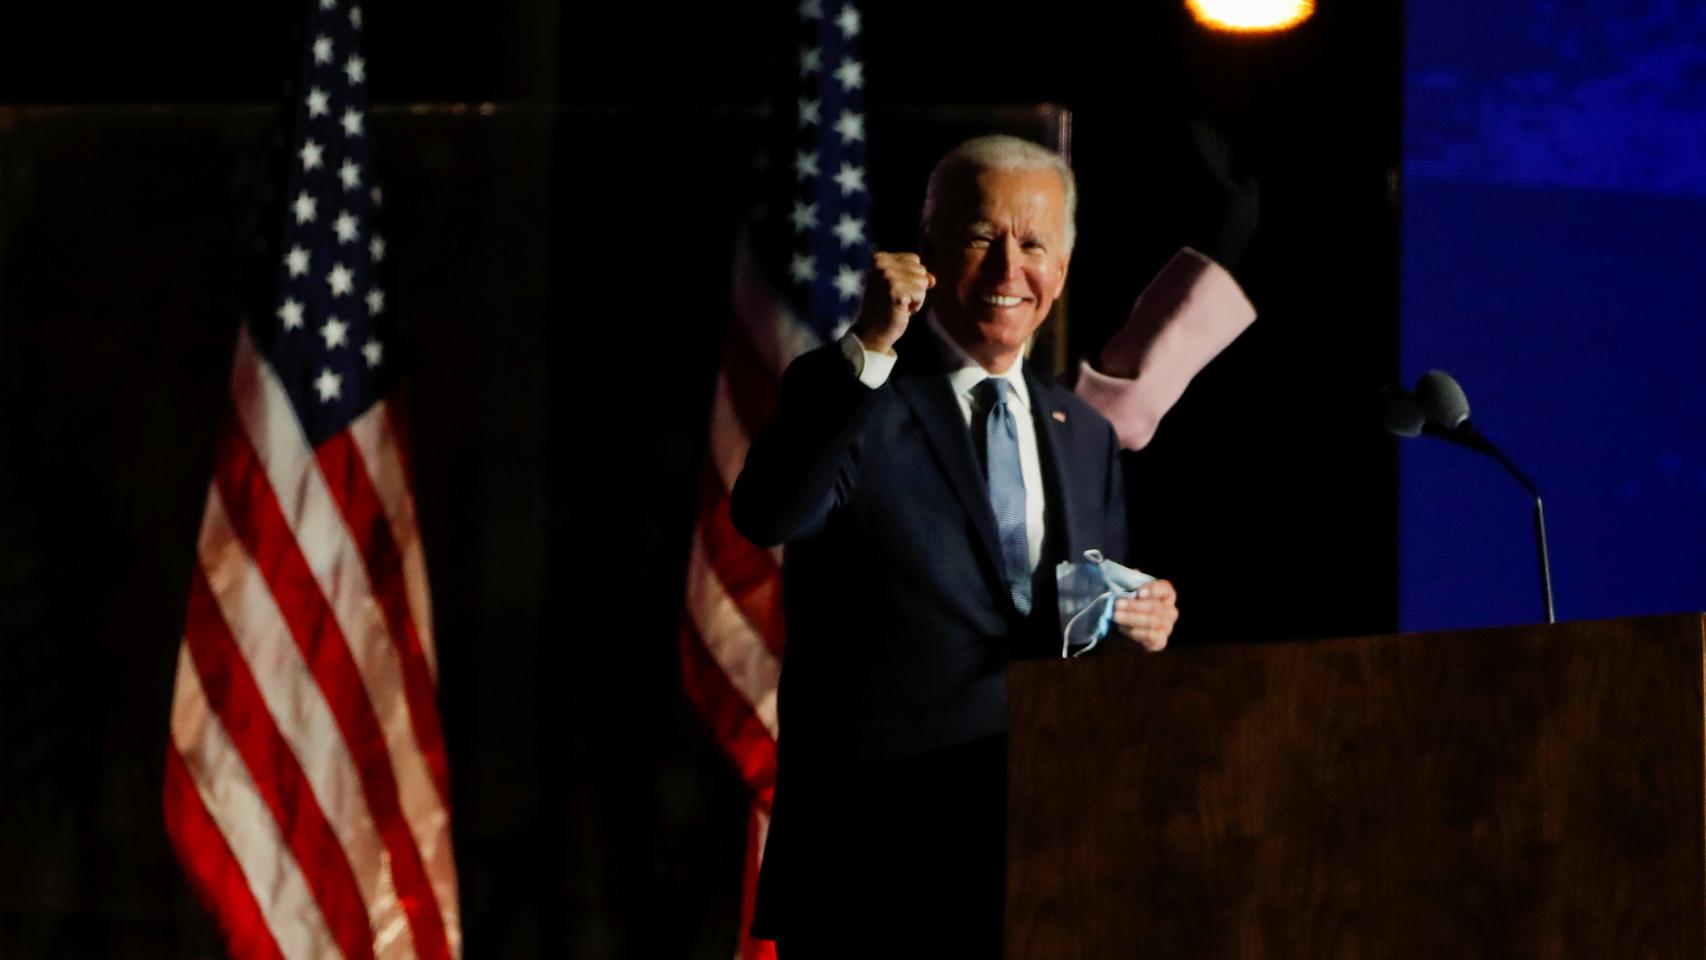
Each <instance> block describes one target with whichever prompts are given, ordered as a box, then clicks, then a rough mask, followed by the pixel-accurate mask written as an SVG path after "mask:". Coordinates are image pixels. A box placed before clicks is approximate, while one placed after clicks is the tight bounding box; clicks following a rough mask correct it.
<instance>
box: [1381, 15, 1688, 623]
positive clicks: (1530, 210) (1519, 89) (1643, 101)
mask: <svg viewBox="0 0 1706 960" xmlns="http://www.w3.org/2000/svg"><path fill="white" fill-rule="evenodd" d="M1405 46H1406V51H1405V52H1406V63H1405V119H1404V179H1403V183H1404V207H1403V280H1402V283H1403V295H1402V320H1403V336H1402V350H1401V364H1402V371H1403V374H1404V376H1405V377H1406V383H1407V384H1411V383H1414V380H1415V378H1416V377H1417V376H1419V375H1420V374H1421V373H1422V372H1423V371H1425V370H1428V369H1431V368H1436V367H1437V368H1441V369H1445V370H1448V371H1450V372H1451V373H1453V374H1454V375H1455V376H1456V377H1457V378H1458V380H1459V381H1460V382H1461V383H1462V384H1463V386H1464V389H1465V391H1466V392H1467V393H1468V395H1469V400H1470V403H1471V405H1472V407H1473V416H1474V420H1475V422H1476V423H1477V424H1479V425H1480V427H1481V429H1482V430H1483V432H1485V433H1486V434H1487V435H1488V436H1489V437H1490V438H1492V439H1493V440H1494V441H1495V442H1497V443H1499V444H1500V445H1501V446H1502V447H1503V448H1504V449H1505V450H1506V452H1507V453H1509V454H1510V456H1511V457H1512V459H1514V460H1515V461H1516V462H1517V463H1518V464H1519V465H1520V466H1521V467H1522V468H1523V469H1524V470H1525V472H1527V473H1528V474H1529V475H1530V476H1531V477H1533V478H1534V479H1535V481H1536V482H1537V483H1538V484H1539V485H1540V487H1541V490H1542V492H1543V493H1544V494H1545V495H1546V508H1547V519H1548V521H1549V530H1550V534H1551V545H1552V563H1553V582H1554V585H1555V587H1556V592H1557V609H1558V617H1559V619H1589V618H1596V617H1611V616H1623V615H1628V614H1638V613H1658V612H1664V611H1676V610H1699V609H1706V307H1703V303H1706V298H1703V289H1702V288H1703V284H1706V4H1701V3H1699V2H1698V0H1621V2H1619V3H1615V4H1608V3H1603V2H1599V3H1594V2H1587V0H1490V2H1487V3H1484V4H1461V3H1447V2H1443V0H1412V2H1410V3H1409V5H1408V11H1407V14H1406V40H1405ZM1400 463H1401V487H1400V510H1399V544H1400V557H1399V570H1400V593H1399V617H1400V622H1401V625H1402V627H1403V628H1404V629H1406V630H1426V629H1435V628H1444V627H1461V626H1485V625H1494V624H1509V623H1522V622H1534V621H1537V620H1539V619H1541V606H1540V600H1539V580H1538V573H1537V570H1536V565H1535V560H1534V541H1533V533H1532V528H1531V521H1530V517H1529V507H1528V505H1527V499H1526V497H1525V495H1524V494H1523V493H1522V491H1521V489H1520V488H1519V487H1517V485H1516V484H1515V483H1514V482H1512V481H1510V480H1509V479H1507V478H1506V476H1505V475H1504V474H1503V473H1502V471H1501V470H1500V468H1499V467H1498V465H1497V464H1495V463H1494V462H1493V461H1491V460H1489V459H1487V458H1484V457H1479V456H1476V455H1474V454H1471V453H1469V452H1467V451H1463V450H1459V449H1456V448H1453V447H1449V446H1447V445H1445V444H1443V443H1440V442H1438V441H1434V440H1427V439H1420V440H1412V441H1407V442H1406V443H1405V444H1404V445H1403V447H1402V448H1401V451H1400Z"/></svg>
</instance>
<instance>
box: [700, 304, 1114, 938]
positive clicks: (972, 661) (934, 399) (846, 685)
mask: <svg viewBox="0 0 1706 960" xmlns="http://www.w3.org/2000/svg"><path fill="white" fill-rule="evenodd" d="M896 349H897V352H898V353H899V354H900V359H899V361H898V362H897V364H896V367H895V370H894V372H893V374H892V375H891V376H890V377H889V379H888V381H887V382H885V383H884V384H883V385H882V386H880V387H878V388H876V389H871V388H869V387H866V386H865V385H864V384H862V383H860V382H859V380H858V378H857V377H855V376H854V375H853V372H852V370H851V366H850V364H849V363H848V362H847V359H846V357H845V356H843V355H842V354H841V352H840V350H839V349H838V348H837V347H836V346H834V345H830V346H826V347H823V348H821V349H818V350H814V351H812V352H810V353H807V354H805V355H803V356H801V357H800V358H798V359H797V360H796V361H794V363H793V364H791V365H790V366H789V368H788V370H787V372H786V374H785V375H784V376H783V380H782V391H781V399H780V403H779V406H778V410H777V415H776V418H775V420H774V421H773V422H772V424H771V425H770V426H769V427H768V428H767V429H766V430H764V431H763V433H762V434H761V435H760V436H759V437H758V438H757V440H756V441H755V442H754V443H753V445H752V448H751V450H750V452H749V453H748V455H747V460H746V464H745V467H744V468H743V470H742V471H741V475H740V477H739V479H738V481H737V482H736V484H735V488H734V491H733V496H732V503H731V509H732V513H733V519H734V523H735V526H736V527H737V528H738V529H739V530H740V532H741V533H742V534H744V535H745V536H746V537H748V538H749V539H751V540H752V541H753V542H755V543H757V544H759V545H761V546H771V545H775V544H779V543H781V544H786V546H787V549H786V555H785V561H784V569H783V584H784V587H783V591H784V604H785V612H786V629H787V649H786V654H785V657H784V660H783V668H782V679H781V688H780V693H779V701H778V716H779V722H780V726H781V740H780V744H779V751H780V756H779V765H778V783H777V793H776V801H775V815H774V819H773V820H772V824H771V833H770V839H769V842H768V845H767V850H766V857H765V861H766V862H765V875H764V880H763V884H764V891H766V892H761V904H760V913H761V914H763V913H764V912H765V911H766V909H767V907H766V905H765V904H764V903H763V900H764V899H765V898H767V897H773V896H774V895H773V894H771V893H769V892H768V891H770V890H773V889H775V888H776V886H777V885H778V884H783V885H794V884H795V883H796V882H797V881H801V880H805V879H806V878H802V877H798V876H793V877H787V878H786V879H784V878H781V877H777V876H775V875H774V874H775V872H776V871H778V870H782V869H786V870H787V872H790V873H794V872H800V871H803V870H805V869H806V868H804V867H791V866H790V867H788V868H783V866H782V865H783V864H784V863H786V864H796V863H800V864H803V863H809V862H811V861H812V860H813V859H814V858H812V857H810V856H796V855H795V852H794V851H791V850H790V847H791V846H793V845H794V844H797V843H807V842H809V841H807V840H803V839H800V838H803V837H808V836H810V835H811V834H812V832H813V831H814V830H817V829H834V828H833V826H832V825H829V824H814V823H813V818H814V816H816V813H817V811H816V810H815V809H814V807H815V806H816V804H815V803H814V800H813V799H812V797H813V794H814V791H813V790H812V788H811V787H810V786H809V784H810V783H812V782H816V781H821V780H822V778H823V776H825V775H828V774H830V773H832V772H833V771H834V770H836V769H837V768H839V767H845V766H849V765H852V766H865V765H873V764H877V765H880V764H883V763H890V762H897V761H903V760H906V759H907V758H914V757H917V756H919V755H921V754H926V753H928V752H930V751H937V750H943V749H946V748H951V747H954V746H957V745H961V744H966V743H971V742H973V741H977V740H980V739H982V738H987V737H990V736H994V735H998V734H1001V733H1004V732H1005V731H1006V728H1007V675H1006V670H1007V664H1008V662H1009V661H1010V660H1012V659H1014V658H1016V657H1024V656H1046V655H1049V654H1050V652H1051V651H1053V652H1054V653H1055V654H1056V655H1058V651H1059V645H1060V632H1059V627H1058V618H1057V613H1056V609H1055V608H1056V599H1055V590H1054V564H1055V563H1056V562H1058V561H1060V560H1062V559H1065V558H1067V557H1080V556H1082V554H1083V551H1085V550H1087V549H1091V548H1096V549H1099V550H1101V551H1103V552H1104V553H1105V554H1107V555H1108V556H1109V557H1113V558H1116V559H1118V558H1122V557H1124V556H1125V555H1126V551H1125V538H1126V533H1125V530H1126V527H1125V494H1124V489H1123V485H1122V481H1121V476H1120V465H1119V446H1118V441H1117V439H1116V437H1115V434H1114V430H1113V428H1112V427H1111V426H1110V425H1109V424H1108V422H1107V421H1106V420H1104V419H1103V418H1102V416H1101V415H1100V414H1099V413H1097V412H1096V411H1095V410H1094V409H1092V408H1091V407H1090V406H1089V405H1087V404H1086V403H1084V402H1083V401H1082V400H1079V399H1078V398H1077V397H1076V396H1074V395H1073V394H1072V393H1071V392H1070V391H1068V390H1066V389H1065V388H1063V387H1061V386H1059V385H1058V384H1056V383H1054V382H1053V381H1052V380H1050V379H1048V378H1046V377H1042V376H1038V375H1036V373H1035V372H1034V371H1032V370H1030V369H1029V368H1027V369H1026V371H1025V378H1026V384H1027V387H1028V389H1029V391H1030V396H1031V407H1032V416H1033V418H1034V422H1035V429H1036V435H1037V446H1038V453H1039V455H1040V459H1041V461H1042V468H1043V476H1044V482H1045V486H1046V488H1047V489H1046V490H1045V493H1044V495H1045V498H1046V499H1045V502H1046V515H1047V530H1048V533H1047V536H1046V537H1045V541H1044V550H1043V559H1042V562H1041V563H1040V564H1039V566H1038V570H1037V576H1036V579H1035V583H1036V589H1034V590H1033V596H1034V597H1035V603H1034V609H1033V612H1032V614H1031V615H1030V616H1028V617H1027V616H1022V615H1021V614H1020V613H1019V612H1018V611H1017V609H1016V608H1015V607H1014V606H1013V602H1012V599H1011V596H1010V594H1009V591H1008V589H1007V586H1006V584H1005V582H1004V581H1003V579H1002V577H1001V575H1000V572H999V566H998V562H997V558H998V557H999V555H1000V552H999V541H998V538H997V533H996V522H995V516H994V512H993V510H992V508H991V506H990V502H989V495H988V487H987V485H986V483H985V481H984V477H983V470H982V467H981V464H980V461H979V458H978V454H977V452H976V450H975V449H974V447H973V442H972V436H971V431H970V430H968V428H967V426H966V423H965V421H964V419H963V416H962V414H961V412H960V408H959V405H958V402H957V400H956V399H955V397H954V395H953V390H952V387H951V386H950V384H949V381H948V377H947V375H946V370H947V367H946V365H945V364H946V360H945V359H944V356H943V354H944V351H943V349H942V347H941V344H940V343H939V342H938V341H937V340H936V338H935V336H934V335H933V334H932V333H931V332H930V330H929V329H928V327H927V326H926V324H924V323H922V322H914V323H913V324H912V329H911V330H910V331H909V332H908V334H907V335H906V336H905V337H904V338H903V339H902V341H901V342H900V343H899V344H898V345H897V347H896ZM808 882H809V881H808ZM770 909H774V905H771V907H770Z"/></svg>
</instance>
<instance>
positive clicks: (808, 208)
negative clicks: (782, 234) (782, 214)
mask: <svg viewBox="0 0 1706 960" xmlns="http://www.w3.org/2000/svg"><path fill="white" fill-rule="evenodd" d="M788 219H789V220H792V221H793V223H794V230H795V232H797V233H805V232H806V231H808V230H810V229H811V228H813V227H815V226H817V204H815V203H806V202H805V201H803V200H796V201H795V202H794V212H793V213H792V214H789V216H788Z"/></svg>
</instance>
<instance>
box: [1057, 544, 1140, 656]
mask: <svg viewBox="0 0 1706 960" xmlns="http://www.w3.org/2000/svg"><path fill="white" fill-rule="evenodd" d="M1154 579H1155V578H1154V577H1152V576H1150V575H1149V574H1147V573H1143V572H1142V571H1139V570H1133V569H1132V568H1130V567H1128V566H1125V565H1123V564H1119V563H1115V562H1114V561H1112V560H1108V559H1106V558H1104V557H1103V556H1102V551H1100V550H1086V551H1084V559H1082V560H1079V561H1076V562H1070V561H1069V562H1067V563H1060V564H1056V565H1055V568H1054V581H1055V587H1056V589H1057V591H1058V593H1059V594H1060V633H1061V644H1060V655H1061V656H1063V657H1068V656H1071V657H1076V656H1079V655H1081V654H1084V653H1086V652H1088V651H1090V650H1092V649H1094V648H1095V646H1096V644H1097V643H1100V642H1101V640H1102V638H1103V637H1105V636H1107V635H1108V630H1109V629H1110V628H1111V627H1112V626H1113V622H1114V601H1115V600H1119V599H1123V598H1130V597H1135V596H1137V591H1138V590H1140V589H1142V588H1143V586H1144V585H1145V584H1147V583H1150V582H1152V581H1154ZM1074 648H1076V649H1074Z"/></svg>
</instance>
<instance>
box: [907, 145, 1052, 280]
mask: <svg viewBox="0 0 1706 960" xmlns="http://www.w3.org/2000/svg"><path fill="white" fill-rule="evenodd" d="M978 170H1053V171H1054V172H1055V173H1057V174H1059V175H1060V183H1061V186H1063V187H1065V188H1066V236H1065V238H1064V239H1065V241H1066V250H1067V252H1069V253H1070V252H1071V251H1072V244H1073V242H1074V241H1075V240H1077V239H1078V181H1077V178H1075V177H1074V176H1073V175H1072V167H1071V166H1070V165H1068V164H1067V162H1066V158H1065V157H1062V156H1061V155H1060V154H1058V153H1055V152H1054V151H1053V150H1050V149H1049V148H1047V147H1045V146H1042V145H1040V144H1036V143H1032V142H1031V141H1029V140H1024V139H1021V138H1019V137H1010V136H1007V135H1006V134H1000V133H997V134H991V135H990V136H987V137H978V138H976V139H973V140H967V141H966V142H965V143H962V144H960V145H959V146H957V147H955V148H954V149H952V150H950V151H948V155H947V156H945V157H943V158H942V159H941V160H939V161H937V162H936V169H934V170H932V171H930V182H929V184H927V185H926V186H925V188H924V213H923V216H922V217H921V218H920V219H921V220H922V223H923V226H924V231H925V232H926V233H929V232H930V231H931V228H932V227H933V226H934V225H935V221H936V214H937V211H938V207H939V206H940V205H941V202H942V194H943V192H944V189H945V185H946V184H947V183H948V181H949V180H951V179H952V178H954V177H956V176H959V175H962V174H966V173H971V172H975V171H978Z"/></svg>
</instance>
